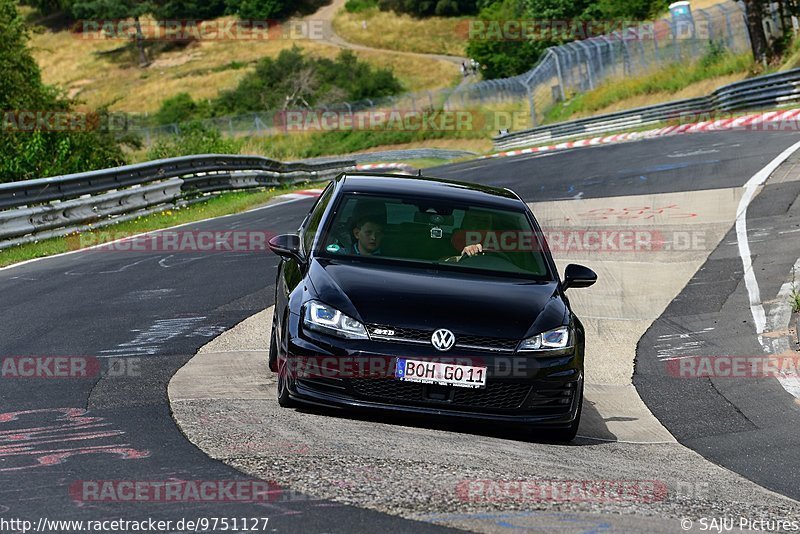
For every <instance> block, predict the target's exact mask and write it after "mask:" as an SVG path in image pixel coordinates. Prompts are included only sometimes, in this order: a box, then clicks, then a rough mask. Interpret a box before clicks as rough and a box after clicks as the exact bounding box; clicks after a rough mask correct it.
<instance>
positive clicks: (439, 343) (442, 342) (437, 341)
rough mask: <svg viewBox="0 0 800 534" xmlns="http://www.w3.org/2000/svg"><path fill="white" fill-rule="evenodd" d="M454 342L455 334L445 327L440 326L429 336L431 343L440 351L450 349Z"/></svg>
mask: <svg viewBox="0 0 800 534" xmlns="http://www.w3.org/2000/svg"><path fill="white" fill-rule="evenodd" d="M455 343H456V336H454V335H453V333H452V332H451V331H450V330H448V329H447V328H440V329H439V330H437V331H436V332H434V333H433V335H432V336H431V344H433V346H434V347H436V350H440V351H442V352H444V351H446V350H450V349H452V348H453V345H455Z"/></svg>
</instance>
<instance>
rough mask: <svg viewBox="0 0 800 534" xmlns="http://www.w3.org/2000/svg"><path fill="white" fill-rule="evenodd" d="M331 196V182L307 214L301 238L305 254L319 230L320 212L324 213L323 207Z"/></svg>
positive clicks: (326, 205) (325, 206)
mask: <svg viewBox="0 0 800 534" xmlns="http://www.w3.org/2000/svg"><path fill="white" fill-rule="evenodd" d="M332 196H333V183H331V184H328V187H326V188H325V191H323V192H322V195H320V197H319V200H317V203H316V204H315V205H314V208H313V211H312V212H311V214H310V215H309V216H308V219H307V220H306V223H305V226H303V231H302V239H303V253H304V254H305V255H306V256H307V255H308V251H310V250H311V247H312V246H313V245H314V238H315V237H316V235H317V231H318V230H319V222H320V221H321V220H322V214H323V213H325V208H327V207H328V204H329V203H330V201H331V197H332Z"/></svg>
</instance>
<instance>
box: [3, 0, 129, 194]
mask: <svg viewBox="0 0 800 534" xmlns="http://www.w3.org/2000/svg"><path fill="white" fill-rule="evenodd" d="M27 43H28V33H27V30H26V28H25V25H24V24H23V22H22V20H21V18H20V16H19V14H18V12H17V9H16V5H15V2H14V1H13V0H0V114H2V116H0V182H10V181H14V180H22V179H27V178H39V177H44V176H53V175H56V174H66V173H71V172H81V171H88V170H93V169H97V168H102V167H109V166H113V165H119V164H122V163H124V157H123V154H122V150H121V149H120V146H119V144H118V139H117V138H116V137H115V136H114V135H111V134H110V133H104V132H102V131H98V130H93V129H91V128H85V129H82V130H81V131H45V130H43V129H42V128H41V127H39V125H36V126H34V127H33V128H26V129H25V130H24V131H23V130H22V129H20V128H19V127H18V126H19V124H20V121H19V120H18V119H19V117H20V116H21V112H34V113H37V114H44V113H47V112H65V111H68V110H69V108H70V102H69V101H68V100H67V99H65V98H63V97H62V96H61V95H60V94H59V92H58V91H56V90H55V89H53V88H51V87H48V86H46V85H44V84H43V83H42V77H41V72H40V71H39V67H38V65H37V64H36V62H35V61H34V59H33V56H32V55H31V53H30V51H29V50H28V47H27ZM105 117H106V115H105V113H104V112H101V113H99V114H98V115H97V117H96V119H97V122H98V123H103V122H104V120H105ZM127 141H131V142H133V140H132V139H127Z"/></svg>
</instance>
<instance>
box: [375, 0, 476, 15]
mask: <svg viewBox="0 0 800 534" xmlns="http://www.w3.org/2000/svg"><path fill="white" fill-rule="evenodd" d="M378 7H380V8H381V10H382V11H394V12H395V13H408V14H409V15H413V16H415V17H430V16H433V15H435V16H437V17H445V16H457V15H471V14H475V13H477V12H478V2H477V1H476V0H378Z"/></svg>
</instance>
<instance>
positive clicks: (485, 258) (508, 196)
mask: <svg viewBox="0 0 800 534" xmlns="http://www.w3.org/2000/svg"><path fill="white" fill-rule="evenodd" d="M270 248H271V250H272V251H273V252H275V253H276V254H278V255H279V256H281V258H282V261H281V263H280V266H279V269H278V278H277V284H276V296H275V316H274V320H273V327H272V337H271V343H270V355H269V365H270V369H271V370H272V371H274V372H277V373H278V402H279V403H280V405H281V406H284V407H287V406H293V405H296V404H306V405H319V406H334V407H347V408H353V409H369V410H373V411H376V410H377V411H392V412H404V413H409V414H420V415H427V416H446V417H450V418H469V419H473V420H483V421H486V422H497V423H506V424H517V425H524V426H526V427H528V428H530V429H533V431H534V432H535V433H537V434H538V433H542V436H543V437H546V438H552V439H559V440H570V439H572V438H573V437H574V436H575V433H576V432H577V430H578V425H579V421H580V413H581V405H582V401H583V369H584V365H583V362H584V329H583V326H582V325H581V322H580V321H579V320H578V318H577V317H576V316H575V314H574V313H573V312H572V310H571V309H570V305H569V300H568V299H567V297H566V295H565V291H566V289H567V288H568V287H587V286H590V285H592V284H593V283H594V282H595V281H596V279H597V276H596V275H595V273H594V272H593V271H591V270H590V269H588V268H586V267H583V266H580V265H569V266H567V268H566V271H565V274H564V278H563V280H562V279H560V278H559V275H558V273H557V271H556V267H555V263H554V262H553V258H552V256H551V254H550V252H549V250H548V249H547V244H546V241H545V239H544V236H543V235H542V232H541V230H540V228H539V225H538V223H537V222H536V219H535V218H534V216H533V213H531V211H530V209H529V208H528V206H527V205H526V204H525V203H524V202H523V201H522V200H521V199H520V198H519V197H518V196H517V195H516V194H515V193H513V192H512V191H510V190H507V189H498V188H493V187H487V186H482V185H475V184H468V183H459V182H452V181H445V180H439V179H433V178H423V177H413V178H411V177H407V176H391V175H381V176H377V175H369V174H345V175H340V176H339V177H338V178H336V179H335V180H333V181H332V182H331V183H330V184H329V185H328V186H327V187H326V188H325V190H324V192H323V193H322V194H321V196H320V197H319V199H318V201H317V202H316V204H315V205H314V207H313V208H312V209H311V211H310V212H309V214H308V215H307V216H306V218H305V221H304V222H303V224H302V226H301V227H300V230H299V232H298V234H289V235H280V236H277V237H275V238H273V239H272V240H271V241H270Z"/></svg>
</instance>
